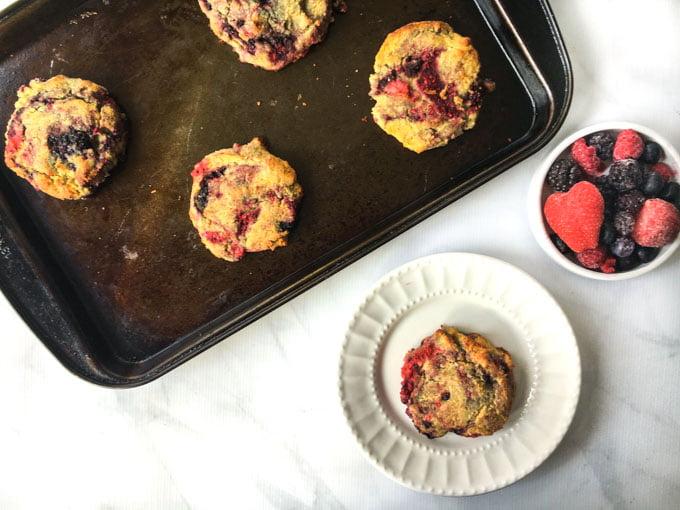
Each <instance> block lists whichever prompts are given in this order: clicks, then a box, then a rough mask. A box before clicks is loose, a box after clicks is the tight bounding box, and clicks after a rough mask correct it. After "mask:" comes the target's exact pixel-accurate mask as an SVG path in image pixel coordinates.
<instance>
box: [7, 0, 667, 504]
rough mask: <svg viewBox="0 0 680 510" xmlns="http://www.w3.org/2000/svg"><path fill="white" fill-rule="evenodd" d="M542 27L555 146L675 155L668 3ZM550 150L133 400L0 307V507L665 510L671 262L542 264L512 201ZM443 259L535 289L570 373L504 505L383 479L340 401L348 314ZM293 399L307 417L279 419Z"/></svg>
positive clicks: (566, 8) (579, 13)
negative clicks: (562, 63) (458, 255)
mask: <svg viewBox="0 0 680 510" xmlns="http://www.w3.org/2000/svg"><path fill="white" fill-rule="evenodd" d="M9 3H10V2H9V1H8V0H0V8H2V7H4V6H6V5H8V4H9ZM552 7H553V10H554V12H555V15H556V17H557V20H558V23H559V25H560V28H561V30H562V34H563V37H564V39H565V42H566V46H567V48H568V51H569V54H570V58H571V61H572V65H573V72H574V84H575V86H574V98H573V102H572V106H571V109H570V112H569V115H568V117H567V119H566V122H565V123H564V125H563V127H562V129H561V130H560V133H559V134H558V135H557V139H559V137H560V136H564V135H566V134H568V133H570V132H572V131H574V130H576V129H578V128H580V127H583V126H586V125H589V124H593V123H596V122H600V121H605V120H627V121H632V122H636V123H639V124H643V125H647V126H649V127H651V128H652V129H654V130H656V131H658V132H660V133H663V134H665V135H666V137H667V138H668V139H670V140H671V142H673V143H675V144H676V146H680V94H679V92H678V91H680V35H678V34H679V32H678V30H677V25H678V22H680V3H679V2H675V1H673V0H650V1H648V2H638V1H636V0H620V1H618V2H593V1H591V0H573V1H569V2H567V1H558V0H554V1H553V2H552ZM557 139H555V140H553V141H551V142H550V143H549V144H548V146H547V147H545V148H544V149H543V150H541V151H540V152H539V153H537V154H535V155H534V156H532V157H530V158H529V159H527V160H525V161H523V162H521V163H520V164H518V165H516V166H514V167H513V168H511V169H509V170H508V171H506V172H504V173H503V174H502V175H501V176H499V177H497V178H495V179H493V180H492V181H491V182H489V183H487V184H486V185H484V186H482V187H481V188H479V189H477V190H476V191H474V192H472V193H470V194H469V195H467V196H465V197H464V198H462V199H461V200H458V201H457V202H455V203H454V204H452V205H451V206H449V207H447V208H446V209H445V210H443V211H441V212H439V213H438V214H436V215H434V216H433V217H431V218H429V219H428V220H426V221H424V222H422V223H421V224H419V225H417V226H416V227H414V228H412V229H410V230H409V231H407V232H406V233H404V234H402V235H400V236H399V237H398V238H396V239H394V240H393V241H391V242H389V243H388V244H386V245H384V246H382V247H381V248H379V249H377V250H376V251H374V252H373V253H371V254H369V255H368V256H366V257H364V258H363V259H361V260H359V261H358V262H356V263H354V264H352V265H351V266H350V267H348V268H346V269H344V270H342V271H341V272H339V273H338V274H336V275H334V276H333V277H331V278H330V279H328V280H326V281H324V282H322V283H321V284H319V285H317V286H315V287H314V288H312V289H311V290H309V291H308V292H306V293H305V294H303V295H301V296H299V297H298V298H296V299H294V300H292V301H291V302H289V303H287V304H286V305H284V306H282V307H281V308H279V309H277V310H275V311H274V312H272V313H270V314H269V315H267V316H266V317H264V318H262V319H261V320H259V321H257V322H256V323H254V324H253V325H251V326H249V327H247V328H245V329H244V330H242V331H240V332H238V333H237V334H235V335H233V336H232V337H230V338H229V339H228V340H227V341H224V342H221V343H220V344H218V345H217V346H215V347H214V348H211V349H209V350H208V351H206V352H204V353H203V354H201V355H200V356H198V357H196V358H194V359H192V360H191V361H189V362H188V363H186V364H184V365H182V366H180V367H179V368H177V369H176V370H174V371H172V372H170V373H169V374H167V375H165V376H163V377H162V378H160V379H158V380H156V381H154V382H152V383H150V384H148V385H145V386H142V387H139V388H135V389H127V390H111V389H107V388H102V387H98V386H94V385H92V384H89V383H86V382H83V381H82V380H80V379H78V378H76V377H75V376H73V375H72V374H71V373H69V372H68V371H67V370H65V369H64V368H63V367H62V366H61V365H60V364H59V363H58V362H57V361H56V360H55V358H54V357H53V356H52V355H51V354H50V353H49V352H48V351H47V349H46V348H45V347H44V346H43V345H42V343H40V342H39V341H38V340H37V338H36V337H35V336H34V335H33V334H32V333H31V331H30V330H29V329H28V327H27V326H26V325H25V324H24V323H23V322H22V320H21V319H20V318H19V317H18V315H17V314H16V313H15V312H14V311H13V309H12V308H11V306H10V305H9V304H8V303H7V301H6V300H5V298H4V297H3V296H1V295H0V324H1V325H2V329H3V335H2V341H0V404H1V406H2V418H1V419H0V452H1V454H0V457H1V458H2V461H1V462H0V480H1V482H0V507H2V508H69V509H93V508H199V509H200V508H291V509H292V508H295V509H299V508H334V509H335V508H390V509H392V508H421V509H425V508H443V507H446V508H462V507H465V508H505V507H512V508H553V507H565V508H617V509H618V508H625V507H630V508H677V504H678V500H680V456H678V448H679V447H680V404H679V403H678V402H679V401H678V395H680V393H679V391H678V389H677V388H678V381H680V356H679V355H680V314H678V313H677V311H676V307H677V306H678V303H679V302H680V299H679V298H680V253H676V254H675V256H673V257H672V258H671V259H670V260H669V261H668V262H666V263H665V264H664V265H663V266H662V267H660V268H659V269H658V270H657V271H655V272H653V273H651V274H649V275H646V276H643V277H641V278H638V279H633V280H629V281H622V282H611V283H610V282H597V281H591V280H586V279H584V278H580V277H578V276H575V275H572V274H570V273H568V272H566V271H565V270H563V269H561V268H560V267H558V266H557V265H556V264H555V263H553V262H552V261H551V260H550V259H548V257H547V256H546V255H545V254H544V253H543V252H542V251H541V250H540V248H539V247H538V245H537V244H536V242H535V241H534V239H533V238H532V237H531V234H530V231H529V226H528V223H527V218H526V208H525V195H526V191H527V186H528V184H529V180H530V178H531V175H532V172H533V170H534V169H535V168H536V166H537V165H538V164H539V162H540V161H541V158H542V157H544V156H545V155H546V154H547V152H548V151H549V150H550V148H551V147H552V146H553V145H554V144H555V143H556V141H557ZM499 212H502V214H499ZM445 251H469V252H476V253H481V254H486V255H490V256H493V257H497V258H500V259H503V260H505V261H507V262H510V263H511V264H514V265H516V266H518V267H519V268H521V269H523V270H524V271H526V272H528V273H529V274H530V275H532V276H533V277H535V278H536V279H537V280H538V281H540V282H541V283H542V284H543V285H544V286H545V287H546V288H547V289H548V290H549V291H550V292H551V293H552V294H553V296H554V297H555V299H556V300H557V301H558V302H559V304H560V305H561V306H562V308H563V309H564V311H565V313H566V315H567V316H568V318H569V320H570V321H571V323H572V325H573V328H574V331H575V333H576V336H577V340H578V345H579V350H580V354H581V361H582V367H583V378H582V390H581V397H580V401H579V404H578V407H577V409H576V415H575V418H574V420H573V423H572V425H571V427H570V428H569V430H568V432H567V434H566V436H565V438H564V440H563V441H562V442H561V443H560V445H559V446H558V447H557V449H556V450H555V452H554V453H553V454H552V455H551V456H550V457H549V458H548V459H547V460H546V461H545V462H544V463H543V464H541V465H540V466H539V467H538V468H537V469H536V470H535V471H533V472H532V473H530V474H529V475H528V476H526V477H525V478H523V479H521V480H519V481H518V482H516V483H514V484H513V485H510V486H508V487H506V488H503V489H501V490H499V491H496V492H493V493H489V494H485V495H480V496H474V497H465V498H456V497H448V498H447V497H441V496H434V495H429V494H423V493H419V492H415V491H412V490H410V489H408V488H405V487H402V486H401V485H399V484H397V483H395V482H393V481H391V480H390V479H388V478H387V477H385V476H384V475H383V474H381V472H379V471H378V470H377V469H375V468H374V467H373V466H372V464H370V463H369V462H368V461H367V460H366V459H365V457H364V455H363V454H362V452H361V451H360V450H359V448H358V447H357V445H356V443H355V441H354V439H353V436H352V434H351V433H350V431H349V428H348V427H347V425H346V423H345V419H344V417H343V414H342V410H341V407H340V404H339V399H338V396H337V394H338V390H337V367H338V358H339V353H340V347H341V344H342V341H343V336H344V333H345V331H346V328H347V325H348V322H349V320H350V318H351V316H352V314H353V312H354V311H355V309H356V307H357V306H358V304H359V302H360V300H361V299H362V298H363V297H364V294H365V293H366V292H367V290H368V289H369V288H370V287H371V286H372V285H373V283H374V282H375V281H376V280H378V279H379V278H380V277H381V276H382V275H383V274H385V273H387V272H388V271H390V270H391V269H393V268H395V267H397V266H398V265H400V264H402V263H405V262H407V261H410V260H412V259H414V258H416V257H419V256H423V255H428V254H434V253H439V252H445ZM309 380H314V381H316V383H315V384H314V385H312V386H309V385H306V384H305V381H309ZM300 388H305V391H306V394H305V395H304V398H296V399H291V398H290V397H289V396H290V395H293V394H298V395H299V391H300Z"/></svg>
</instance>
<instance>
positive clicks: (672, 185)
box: [659, 181, 680, 202]
mask: <svg viewBox="0 0 680 510" xmlns="http://www.w3.org/2000/svg"><path fill="white" fill-rule="evenodd" d="M678 197H680V184H678V183H677V182H675V181H670V182H668V183H666V185H665V186H664V188H663V190H662V191H661V194H660V195H659V198H662V199H664V200H666V201H667V202H673V201H675V200H676V199H677V198H678Z"/></svg>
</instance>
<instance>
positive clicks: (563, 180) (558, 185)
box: [548, 159, 583, 191]
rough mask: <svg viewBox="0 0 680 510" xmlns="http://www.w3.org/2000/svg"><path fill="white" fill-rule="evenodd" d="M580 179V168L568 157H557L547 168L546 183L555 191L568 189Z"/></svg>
mask: <svg viewBox="0 0 680 510" xmlns="http://www.w3.org/2000/svg"><path fill="white" fill-rule="evenodd" d="M582 179H583V172H582V171H581V168H580V167H579V166H578V165H577V164H576V163H574V162H573V161H571V160H570V159H558V160H557V161H555V162H554V163H553V164H552V166H551V167H550V170H548V184H550V186H552V188H553V189H554V190H555V191H569V188H571V187H572V186H573V185H574V184H576V183H577V182H578V181H580V180H582Z"/></svg>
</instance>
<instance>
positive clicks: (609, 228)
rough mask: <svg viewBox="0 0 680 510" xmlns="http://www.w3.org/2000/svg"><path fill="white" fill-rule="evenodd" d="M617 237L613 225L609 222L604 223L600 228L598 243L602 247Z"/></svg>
mask: <svg viewBox="0 0 680 510" xmlns="http://www.w3.org/2000/svg"><path fill="white" fill-rule="evenodd" d="M617 236H618V232H617V231H616V229H615V228H614V224H613V223H612V222H611V221H605V222H604V223H603V224H602V227H601V228H600V242H601V243H602V244H604V245H610V244H612V243H613V242H614V241H615V240H616V237H617Z"/></svg>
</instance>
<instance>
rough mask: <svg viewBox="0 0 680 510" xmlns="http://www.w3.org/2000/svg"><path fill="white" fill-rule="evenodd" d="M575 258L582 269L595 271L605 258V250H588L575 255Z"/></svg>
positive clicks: (600, 248) (601, 248)
mask: <svg viewBox="0 0 680 510" xmlns="http://www.w3.org/2000/svg"><path fill="white" fill-rule="evenodd" d="M576 258H577V259H578V261H579V263H580V264H581V265H582V266H583V267H587V268H588V269H597V268H598V267H600V265H601V264H602V263H603V262H604V261H605V259H606V258H607V249H606V248H605V247H604V246H598V247H597V248H592V249H590V250H583V251H582V252H581V253H577V254H576Z"/></svg>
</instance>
